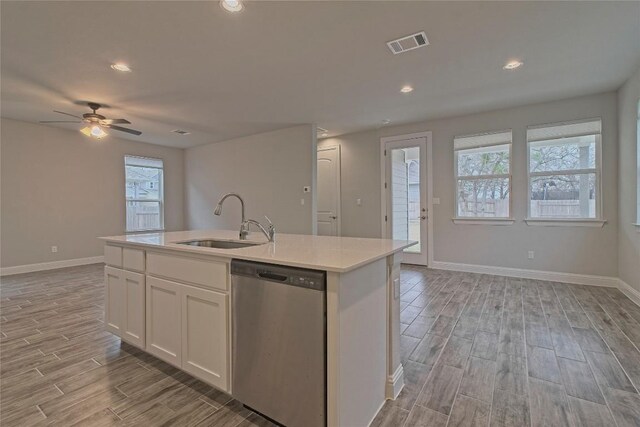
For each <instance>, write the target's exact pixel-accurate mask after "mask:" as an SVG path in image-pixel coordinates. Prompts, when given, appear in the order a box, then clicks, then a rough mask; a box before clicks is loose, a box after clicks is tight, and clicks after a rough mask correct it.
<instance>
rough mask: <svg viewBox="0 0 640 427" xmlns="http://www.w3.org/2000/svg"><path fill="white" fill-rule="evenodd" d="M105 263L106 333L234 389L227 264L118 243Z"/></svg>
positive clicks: (109, 247)
mask: <svg viewBox="0 0 640 427" xmlns="http://www.w3.org/2000/svg"><path fill="white" fill-rule="evenodd" d="M105 260H106V262H107V264H108V265H107V266H106V267H105V270H104V271H105V325H106V329H107V330H108V331H110V332H112V333H113V334H116V335H118V336H119V337H120V338H121V339H122V340H123V341H126V342H128V343H129V344H132V345H135V346H137V347H139V348H141V349H143V350H145V351H146V352H148V353H150V354H152V355H154V356H156V357H158V358H159V359H162V360H164V361H165V362H168V363H170V364H172V365H174V366H176V367H178V368H181V369H182V370H184V371H185V372H188V373H190V374H191V375H193V376H194V377H196V378H199V379H201V380H203V381H205V382H207V383H209V384H211V385H213V386H215V387H218V388H219V389H221V390H224V391H229V389H230V372H231V367H230V363H231V355H230V351H231V342H230V340H231V336H230V330H229V329H230V323H229V322H230V321H229V312H230V311H229V310H230V309H229V295H228V293H227V290H228V286H229V264H228V262H226V261H222V260H220V259H208V258H203V257H186V256H181V255H173V254H165V253H155V252H151V253H147V252H145V251H144V250H141V249H137V248H129V247H124V248H123V247H118V246H113V245H107V246H106V247H105ZM158 276H159V277H158ZM174 280H175V281H174ZM180 282H181V283H180Z"/></svg>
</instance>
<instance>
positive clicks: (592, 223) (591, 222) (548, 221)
mask: <svg viewBox="0 0 640 427" xmlns="http://www.w3.org/2000/svg"><path fill="white" fill-rule="evenodd" d="M595 121H599V122H600V133H598V134H595V136H596V147H595V154H596V158H595V168H587V169H567V170H554V171H546V172H533V173H532V172H531V143H532V142H534V143H535V142H539V141H530V140H529V130H530V129H540V128H545V127H554V126H563V125H572V124H580V123H589V122H595ZM587 135H594V134H593V133H591V132H589V133H585V134H583V135H574V137H575V136H587ZM525 138H526V141H527V216H526V218H525V222H526V223H527V224H528V225H550V226H563V225H575V226H589V227H602V226H604V224H605V223H606V222H607V221H606V220H605V219H604V218H603V214H602V199H603V194H602V118H601V117H592V118H589V119H580V120H570V121H563V122H554V123H544V124H539V125H531V126H527V129H526V134H525ZM555 139H562V138H555ZM585 173H589V174H591V173H593V174H595V179H596V183H595V190H596V201H595V213H596V217H595V218H536V217H532V216H531V178H532V177H533V178H535V177H537V176H554V175H579V174H585Z"/></svg>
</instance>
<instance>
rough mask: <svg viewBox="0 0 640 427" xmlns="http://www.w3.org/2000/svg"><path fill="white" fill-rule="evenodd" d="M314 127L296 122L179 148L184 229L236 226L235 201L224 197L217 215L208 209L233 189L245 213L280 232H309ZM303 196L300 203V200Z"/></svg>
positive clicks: (312, 215) (237, 211)
mask: <svg viewBox="0 0 640 427" xmlns="http://www.w3.org/2000/svg"><path fill="white" fill-rule="evenodd" d="M316 157H317V153H316V139H315V126H312V125H301V126H295V127H291V128H287V129H281V130H277V131H273V132H266V133H261V134H257V135H251V136H248V137H244V138H237V139H233V140H230V141H225V142H219V143H214V144H208V145H203V146H199V147H194V148H189V149H187V150H186V152H185V176H186V178H185V185H186V193H185V196H186V199H185V212H186V214H185V217H186V228H188V229H206V228H225V229H230V230H235V229H239V226H240V203H239V202H238V201H237V200H235V199H227V200H226V201H225V204H224V208H223V213H222V216H214V215H213V210H214V208H215V206H216V203H217V202H218V200H219V199H220V197H221V196H222V195H224V194H225V193H229V192H236V193H239V194H240V195H241V196H242V197H243V198H244V200H245V203H246V215H247V218H253V219H255V220H257V221H260V222H264V215H267V216H269V218H270V219H271V220H272V221H273V223H274V224H275V225H276V229H277V231H278V232H281V233H298V234H312V233H313V231H314V228H315V217H316V213H315V201H314V200H313V197H312V195H313V194H314V193H303V187H304V186H312V185H313V186H314V188H315V185H314V183H315V174H316V168H315V166H316V165H315V162H316ZM301 199H304V205H302V204H301V203H300V200H301Z"/></svg>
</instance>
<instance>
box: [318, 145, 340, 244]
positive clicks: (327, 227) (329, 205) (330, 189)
mask: <svg viewBox="0 0 640 427" xmlns="http://www.w3.org/2000/svg"><path fill="white" fill-rule="evenodd" d="M317 186H318V195H317V210H318V217H317V218H318V219H317V222H318V235H319V236H340V146H339V145H333V146H329V147H320V148H318V183H317Z"/></svg>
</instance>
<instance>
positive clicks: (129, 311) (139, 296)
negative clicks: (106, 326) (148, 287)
mask: <svg viewBox="0 0 640 427" xmlns="http://www.w3.org/2000/svg"><path fill="white" fill-rule="evenodd" d="M124 288H125V296H126V298H125V304H124V310H123V315H124V322H123V329H122V333H121V335H120V336H121V338H122V339H123V340H125V341H127V342H128V343H129V344H133V345H135V346H136V347H140V348H142V349H144V335H145V330H144V329H145V327H144V320H145V316H144V313H145V298H144V294H145V287H144V275H143V274H139V273H133V272H131V271H125V272H124Z"/></svg>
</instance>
